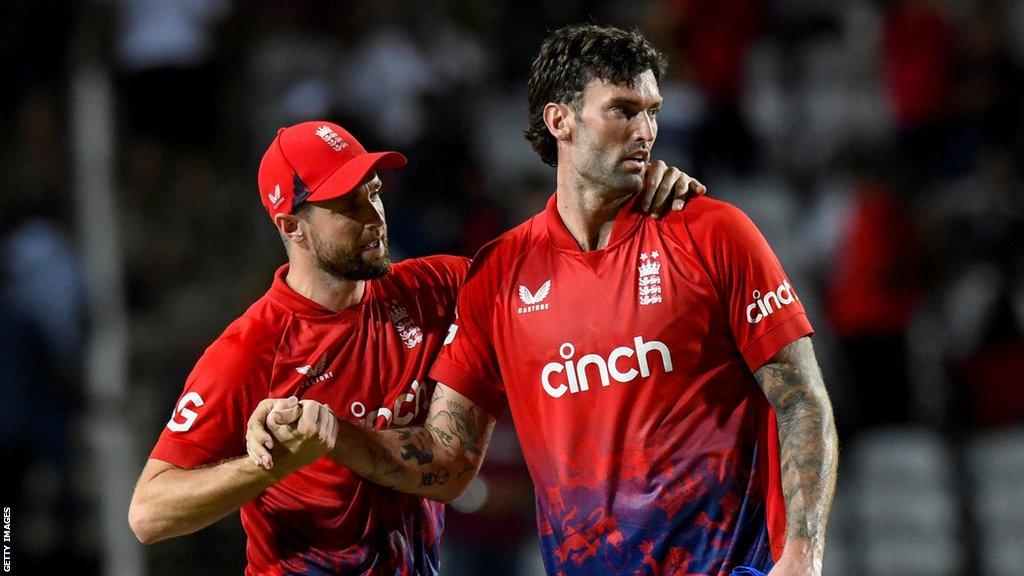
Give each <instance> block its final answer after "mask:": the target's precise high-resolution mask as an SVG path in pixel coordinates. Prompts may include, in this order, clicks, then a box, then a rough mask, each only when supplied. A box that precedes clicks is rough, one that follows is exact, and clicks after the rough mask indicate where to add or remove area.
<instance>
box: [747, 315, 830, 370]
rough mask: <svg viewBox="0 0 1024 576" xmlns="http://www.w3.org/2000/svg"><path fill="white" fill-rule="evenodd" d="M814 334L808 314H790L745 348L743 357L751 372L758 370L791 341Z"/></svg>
mask: <svg viewBox="0 0 1024 576" xmlns="http://www.w3.org/2000/svg"><path fill="white" fill-rule="evenodd" d="M811 334H814V330H813V329H812V328H811V323H810V322H809V321H808V320H807V314H806V313H804V312H799V313H797V314H794V315H793V316H790V317H789V318H787V319H786V320H785V321H783V322H782V323H781V324H778V325H776V326H775V327H773V328H771V329H770V330H768V331H767V332H765V333H764V334H762V335H761V336H759V337H758V338H757V339H756V340H754V341H753V342H751V343H750V345H748V346H747V347H746V348H745V349H744V350H743V359H744V360H745V361H746V362H747V367H748V368H750V371H751V372H756V371H757V369H758V368H760V367H761V366H763V365H764V363H765V362H767V361H768V360H769V359H771V357H772V356H775V354H776V353H777V352H778V351H779V350H782V349H783V348H785V347H786V345H788V344H789V343H791V342H793V341H794V340H796V339H797V338H801V337H803V336H810V335H811Z"/></svg>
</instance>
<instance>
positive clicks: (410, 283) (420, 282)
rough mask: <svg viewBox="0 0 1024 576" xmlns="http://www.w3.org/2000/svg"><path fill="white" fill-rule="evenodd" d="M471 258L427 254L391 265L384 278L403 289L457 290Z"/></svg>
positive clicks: (387, 282) (467, 269)
mask: <svg viewBox="0 0 1024 576" xmlns="http://www.w3.org/2000/svg"><path fill="white" fill-rule="evenodd" d="M469 264H470V261H469V258H466V257H464V256H449V255H437V256H425V257H422V258H409V259H407V260H402V261H401V262H398V263H396V264H395V265H394V266H392V267H391V271H390V272H388V274H387V276H385V277H384V279H383V280H382V281H383V283H384V284H390V285H393V286H395V287H396V288H398V289H399V290H402V291H415V290H422V289H426V288H438V289H442V288H451V289H453V290H457V289H458V288H459V286H461V285H462V282H463V281H465V279H466V273H467V272H468V271H469Z"/></svg>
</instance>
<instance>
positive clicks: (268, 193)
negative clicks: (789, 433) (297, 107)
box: [259, 120, 406, 218]
mask: <svg viewBox="0 0 1024 576" xmlns="http://www.w3.org/2000/svg"><path fill="white" fill-rule="evenodd" d="M405 162H406V160H405V156H403V155H402V154H399V153H398V152H367V151H366V149H365V148H363V145H362V144H360V143H359V141H358V140H356V139H355V137H354V136H352V135H351V134H349V133H348V131H346V130H345V129H344V128H342V127H341V126H338V125H337V124H334V123H332V122H326V121H323V120H316V121H312V122H303V123H301V124H295V125H294V126H289V127H287V128H281V129H280V130H278V131H277V136H276V137H275V138H274V141H273V142H271V143H270V147H269V148H267V152H266V153H265V154H264V155H263V161H262V162H260V172H259V187H260V200H262V201H263V207H264V208H266V209H267V212H268V213H269V214H270V217H271V218H273V217H274V215H275V214H279V213H284V214H291V213H292V212H293V211H294V210H295V209H296V208H297V207H298V206H299V205H300V204H302V203H303V202H307V201H312V202H315V201H317V200H328V199H330V198H337V197H338V196H343V195H345V194H348V193H349V192H351V191H352V190H354V189H355V188H356V186H358V185H359V184H360V183H361V182H362V181H363V180H365V179H366V176H367V174H369V173H370V172H371V171H373V170H375V169H377V168H401V167H402V166H405Z"/></svg>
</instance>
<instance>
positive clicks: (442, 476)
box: [420, 468, 448, 486]
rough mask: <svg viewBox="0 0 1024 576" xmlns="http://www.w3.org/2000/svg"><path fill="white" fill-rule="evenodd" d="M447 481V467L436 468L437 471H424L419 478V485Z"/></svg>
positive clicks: (439, 483) (438, 483) (430, 484)
mask: <svg viewBox="0 0 1024 576" xmlns="http://www.w3.org/2000/svg"><path fill="white" fill-rule="evenodd" d="M447 481H448V469H447V468H438V469H437V472H426V473H424V474H423V476H422V477H421V478H420V486H433V485H435V484H437V485H441V484H444V483H445V482H447Z"/></svg>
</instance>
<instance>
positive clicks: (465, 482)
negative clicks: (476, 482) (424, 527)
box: [431, 471, 476, 504]
mask: <svg viewBox="0 0 1024 576" xmlns="http://www.w3.org/2000/svg"><path fill="white" fill-rule="evenodd" d="M474 478H476V471H472V473H470V472H466V473H464V474H463V475H462V477H461V478H459V479H458V480H451V481H449V482H445V483H444V484H442V485H440V486H438V490H437V492H436V493H435V494H433V495H432V496H431V498H432V499H434V500H437V501H438V502H444V503H445V504H451V503H452V502H453V501H455V500H456V499H458V497H459V496H462V494H463V492H465V491H466V488H468V487H469V485H470V483H472V482H473V479H474Z"/></svg>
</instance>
